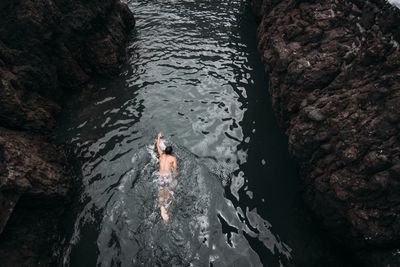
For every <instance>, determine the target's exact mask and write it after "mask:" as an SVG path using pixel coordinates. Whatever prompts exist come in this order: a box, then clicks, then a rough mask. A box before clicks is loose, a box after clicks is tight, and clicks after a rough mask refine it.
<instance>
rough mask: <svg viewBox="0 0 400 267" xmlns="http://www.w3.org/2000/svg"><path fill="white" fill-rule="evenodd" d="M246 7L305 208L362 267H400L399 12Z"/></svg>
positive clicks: (323, 5) (381, 7)
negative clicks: (252, 18)
mask: <svg viewBox="0 0 400 267" xmlns="http://www.w3.org/2000/svg"><path fill="white" fill-rule="evenodd" d="M252 4H253V7H254V9H255V10H254V13H255V14H256V17H257V20H258V21H259V22H260V24H259V26H258V38H259V50H260V53H261V57H262V60H263V63H264V64H265V66H266V67H265V69H266V71H267V73H268V74H269V76H270V88H269V90H270V93H271V97H272V105H273V108H274V110H275V113H276V115H277V118H278V121H279V123H280V124H281V125H282V127H284V128H286V132H287V134H288V138H289V150H290V152H291V154H292V155H294V157H295V159H296V161H297V163H298V165H299V168H300V172H301V174H302V178H303V181H304V184H305V193H304V198H305V200H306V203H308V205H309V206H310V207H311V208H312V210H313V211H314V212H315V214H316V215H317V217H318V218H319V219H320V220H321V221H322V222H323V224H324V226H325V227H326V228H327V229H328V230H329V232H330V234H331V235H332V236H335V237H336V239H337V240H338V242H342V244H344V245H345V246H347V247H348V248H349V249H350V250H352V251H353V252H354V254H355V255H357V257H358V260H359V263H360V264H363V265H365V266H398V265H400V255H399V254H398V253H397V252H396V251H398V250H399V248H400V245H399V244H400V197H399V195H400V175H399V169H400V168H399V162H400V127H399V125H400V46H399V43H400V10H398V9H396V8H394V7H393V6H391V5H389V4H388V3H387V2H386V1H384V0H366V1H364V0H363V1H360V0H354V1H333V0H323V1H314V0H312V1H275V0H263V1H262V0H253V1H252ZM383 257H386V258H385V260H384V261H383V260H380V259H381V258H383ZM365 259H370V260H365Z"/></svg>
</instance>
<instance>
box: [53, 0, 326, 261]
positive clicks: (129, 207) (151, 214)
mask: <svg viewBox="0 0 400 267" xmlns="http://www.w3.org/2000/svg"><path fill="white" fill-rule="evenodd" d="M128 4H129V6H130V8H131V9H132V10H133V11H134V13H135V17H136V20H137V24H136V29H135V30H134V32H133V33H132V35H131V40H130V42H129V47H128V63H127V64H126V66H124V67H123V70H122V72H121V74H120V75H119V76H118V77H116V78H115V79H112V80H111V81H110V80H109V81H106V82H104V81H102V82H98V84H95V85H94V88H93V90H92V91H93V92H91V93H90V97H86V98H85V97H82V98H83V99H84V100H80V101H76V103H71V104H70V105H69V106H68V107H67V110H69V111H68V112H67V115H66V117H65V118H64V119H63V123H62V126H61V128H60V131H61V134H60V136H62V139H63V140H64V141H65V140H66V141H67V143H68V144H69V145H70V147H72V148H73V149H72V151H71V155H72V157H74V158H75V159H76V161H77V162H78V163H79V164H78V165H80V166H81V168H80V170H79V173H80V174H79V175H78V176H79V177H77V178H76V179H77V184H78V189H77V193H76V194H77V201H76V203H74V205H73V208H72V211H71V212H70V215H69V216H68V218H69V220H67V221H68V222H67V223H66V226H65V227H66V228H68V227H69V229H70V230H69V234H68V235H67V237H66V240H65V243H66V245H65V250H64V251H63V253H62V256H61V257H62V261H63V264H64V265H65V266H72V267H74V266H317V265H318V263H320V262H322V261H324V259H325V260H326V258H327V257H328V258H329V255H330V254H329V252H326V249H325V242H323V241H321V240H320V239H319V238H318V235H319V234H318V233H316V232H315V230H314V229H313V227H312V224H311V223H310V222H309V220H308V217H307V216H305V215H304V214H306V212H305V211H304V209H303V208H302V204H301V201H300V196H299V195H300V190H301V187H300V184H299V178H298V175H297V173H296V168H295V165H294V163H293V161H292V159H291V158H290V156H289V154H288V152H287V140H286V137H285V135H284V132H283V131H282V130H281V129H279V127H278V125H277V123H276V121H275V118H274V115H273V111H272V109H271V105H270V100H269V96H268V93H267V84H268V82H267V78H266V75H265V73H264V69H263V65H262V64H261V62H260V59H259V55H258V51H257V46H256V23H255V21H254V17H253V15H252V14H251V11H250V7H249V4H248V3H247V1H242V0H220V1H213V0H159V1H154V0H153V1H151V0H131V1H129V3H128ZM158 131H162V132H163V133H164V135H165V137H166V141H167V143H169V144H171V145H172V146H173V148H174V153H175V155H176V156H177V158H178V168H179V176H178V181H179V182H178V185H177V187H176V188H175V189H174V197H173V201H172V203H171V206H170V213H171V214H170V216H171V222H170V223H169V224H168V225H166V224H164V223H163V222H162V220H161V217H160V214H159V209H158V203H157V184H156V183H155V180H156V179H157V177H156V171H157V168H158V165H157V157H156V154H155V151H154V142H155V137H156V135H157V132H158ZM71 155H70V156H71ZM327 255H328V256H327ZM321 266H322V265H321Z"/></svg>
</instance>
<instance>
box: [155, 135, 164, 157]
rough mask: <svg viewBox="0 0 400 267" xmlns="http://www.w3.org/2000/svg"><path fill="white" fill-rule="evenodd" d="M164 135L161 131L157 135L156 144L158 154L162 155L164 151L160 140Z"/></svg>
mask: <svg viewBox="0 0 400 267" xmlns="http://www.w3.org/2000/svg"><path fill="white" fill-rule="evenodd" d="M162 137H163V136H162V133H161V132H159V133H158V135H157V143H156V146H157V152H158V154H159V155H160V156H161V155H162V154H163V151H162V150H161V148H160V140H161V138H162Z"/></svg>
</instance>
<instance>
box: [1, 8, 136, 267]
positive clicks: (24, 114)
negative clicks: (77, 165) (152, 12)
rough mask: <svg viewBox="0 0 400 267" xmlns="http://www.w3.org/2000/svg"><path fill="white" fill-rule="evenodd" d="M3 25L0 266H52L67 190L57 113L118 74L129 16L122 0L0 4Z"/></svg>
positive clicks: (132, 23)
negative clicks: (56, 136)
mask: <svg viewBox="0 0 400 267" xmlns="http://www.w3.org/2000/svg"><path fill="white" fill-rule="evenodd" d="M0 25H1V26H0V208H1V210H0V233H2V234H1V235H0V262H1V266H47V265H52V264H53V263H52V259H51V255H52V253H51V247H52V243H53V242H55V241H56V238H55V237H54V236H55V233H56V228H57V227H56V226H55V225H57V219H55V218H57V217H58V216H59V215H60V214H61V213H62V211H63V206H64V205H65V203H66V202H67V201H68V191H69V188H70V179H68V175H67V174H66V171H65V165H66V161H65V158H64V156H63V153H62V149H60V148H58V147H56V146H55V145H54V144H53V141H52V131H53V129H54V127H55V124H56V119H57V115H58V114H59V112H60V110H61V106H62V104H63V99H64V98H65V96H66V95H68V94H70V93H72V92H74V93H76V92H79V91H80V90H81V89H82V88H83V87H85V86H86V84H87V83H88V81H89V79H90V77H94V76H96V75H102V76H108V75H113V74H116V73H118V69H119V65H120V63H121V62H122V61H123V59H124V54H125V53H124V51H125V49H124V47H125V42H126V39H127V35H128V33H129V31H130V30H131V29H132V28H133V26H134V18H133V15H132V13H131V11H130V10H129V9H128V7H127V6H126V5H125V4H122V3H121V2H120V1H119V0H101V1H98V0H85V1H84V0H76V1H64V0H20V1H13V0H3V1H1V3H0Z"/></svg>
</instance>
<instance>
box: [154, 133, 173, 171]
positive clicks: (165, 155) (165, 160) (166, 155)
mask: <svg viewBox="0 0 400 267" xmlns="http://www.w3.org/2000/svg"><path fill="white" fill-rule="evenodd" d="M162 137H163V136H162V134H161V133H159V134H158V136H157V151H158V154H159V155H160V175H162V176H168V175H170V174H172V173H176V171H177V169H178V166H177V161H176V158H175V157H174V156H172V155H171V153H172V147H170V146H167V147H166V148H165V150H164V151H163V150H162V149H161V148H160V140H161V138H162Z"/></svg>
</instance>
